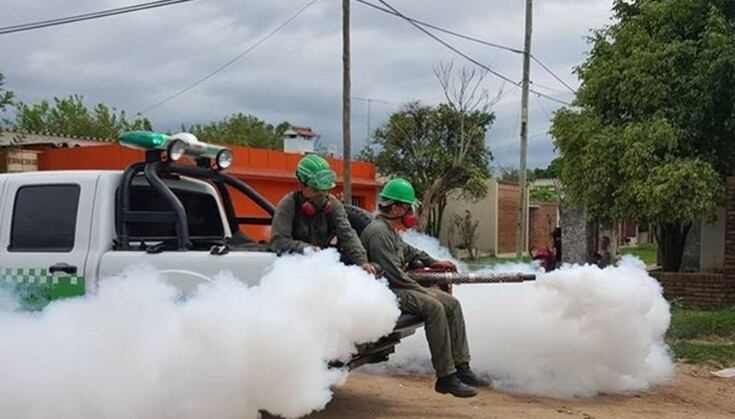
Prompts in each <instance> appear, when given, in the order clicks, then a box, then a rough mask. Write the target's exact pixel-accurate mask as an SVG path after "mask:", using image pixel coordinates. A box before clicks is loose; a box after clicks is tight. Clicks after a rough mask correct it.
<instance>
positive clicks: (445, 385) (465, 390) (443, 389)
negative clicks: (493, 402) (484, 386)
mask: <svg viewBox="0 0 735 419" xmlns="http://www.w3.org/2000/svg"><path fill="white" fill-rule="evenodd" d="M434 390H436V391H437V392H438V393H442V394H447V393H449V394H451V395H452V396H454V397H474V396H476V395H477V390H475V389H474V388H472V387H469V386H467V385H464V384H462V382H461V381H459V378H457V374H456V373H454V374H451V375H446V376H444V377H439V378H438V379H437V380H436V385H435V386H434Z"/></svg>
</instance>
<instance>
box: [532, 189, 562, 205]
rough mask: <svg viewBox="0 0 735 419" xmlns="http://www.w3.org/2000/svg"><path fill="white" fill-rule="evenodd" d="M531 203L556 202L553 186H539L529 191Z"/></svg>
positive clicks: (557, 198) (557, 196)
mask: <svg viewBox="0 0 735 419" xmlns="http://www.w3.org/2000/svg"><path fill="white" fill-rule="evenodd" d="M528 196H529V198H530V200H531V202H558V201H559V195H558V194H557V192H556V190H555V189H554V187H553V186H539V187H536V188H533V189H531V190H530V191H529V193H528Z"/></svg>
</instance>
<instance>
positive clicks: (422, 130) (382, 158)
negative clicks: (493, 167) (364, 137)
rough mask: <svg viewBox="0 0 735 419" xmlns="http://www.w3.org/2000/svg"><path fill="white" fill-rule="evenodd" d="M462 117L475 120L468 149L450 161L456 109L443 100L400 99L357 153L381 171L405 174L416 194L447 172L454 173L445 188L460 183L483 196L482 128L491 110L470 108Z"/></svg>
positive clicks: (486, 156) (485, 156)
mask: <svg viewBox="0 0 735 419" xmlns="http://www.w3.org/2000/svg"><path fill="white" fill-rule="evenodd" d="M465 117H466V118H467V119H469V120H470V122H468V123H467V124H468V125H470V124H474V125H477V126H478V127H479V129H478V130H476V132H475V133H473V135H472V138H471V141H470V151H468V152H467V153H466V157H465V159H464V160H463V162H462V164H457V162H456V161H455V156H456V155H457V153H458V149H457V147H458V145H459V138H458V137H459V121H458V120H459V115H458V114H457V113H456V112H455V111H453V110H452V109H451V108H450V107H448V106H446V105H443V104H442V105H438V106H426V105H422V104H420V103H419V102H411V103H408V104H406V105H404V106H403V107H402V108H401V109H400V110H399V111H398V112H396V113H394V114H393V115H391V116H390V118H389V120H388V122H387V123H386V125H385V126H383V127H380V128H378V129H377V130H375V134H374V136H373V138H374V140H373V142H372V143H371V144H369V145H368V146H367V147H365V148H364V149H363V150H362V152H361V153H360V158H361V159H363V160H367V161H371V162H373V163H375V164H377V165H378V170H379V171H380V174H381V175H384V176H391V177H403V178H405V179H407V180H408V181H410V182H411V184H412V185H413V186H414V188H415V189H416V193H417V195H418V196H422V195H423V194H424V193H425V192H426V190H427V189H428V188H429V186H431V184H432V183H433V182H434V180H435V179H437V178H439V177H441V176H442V175H444V174H447V173H452V174H453V175H454V178H453V181H452V184H451V185H448V187H450V188H451V189H455V188H462V189H465V190H466V191H468V192H469V193H470V194H471V195H473V196H483V195H484V193H485V192H486V190H485V185H484V182H483V180H485V179H487V178H489V176H490V169H489V163H490V160H491V159H492V154H491V153H490V150H489V149H488V148H487V147H486V146H485V133H486V132H487V130H488V129H489V128H490V125H492V122H493V120H494V119H495V116H494V115H493V114H491V113H485V112H475V113H472V114H470V115H466V116H465ZM451 189H450V190H451Z"/></svg>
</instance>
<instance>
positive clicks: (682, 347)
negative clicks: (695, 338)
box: [670, 341, 735, 366]
mask: <svg viewBox="0 0 735 419" xmlns="http://www.w3.org/2000/svg"><path fill="white" fill-rule="evenodd" d="M670 346H671V351H672V352H673V353H674V357H675V358H676V359H677V360H686V361H688V362H692V363H696V364H714V365H718V366H730V365H732V363H733V362H735V344H733V343H715V342H689V341H676V342H672V343H671V345H670Z"/></svg>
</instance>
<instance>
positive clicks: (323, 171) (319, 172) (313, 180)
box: [296, 154, 337, 191]
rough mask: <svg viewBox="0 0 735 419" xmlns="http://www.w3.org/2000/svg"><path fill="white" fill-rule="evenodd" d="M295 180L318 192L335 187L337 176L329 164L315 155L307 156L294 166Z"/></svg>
mask: <svg viewBox="0 0 735 419" xmlns="http://www.w3.org/2000/svg"><path fill="white" fill-rule="evenodd" d="M296 179H298V180H299V182H301V183H303V184H304V185H306V186H309V187H311V188H314V189H316V190H319V191H327V190H330V189H332V188H334V187H335V186H337V185H336V184H335V180H336V179H337V175H336V174H335V173H334V171H333V170H332V168H331V167H329V163H327V161H326V160H324V159H323V158H322V157H319V156H317V155H316V154H309V155H307V156H305V157H304V158H303V159H301V160H300V161H299V164H298V165H297V166H296Z"/></svg>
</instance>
